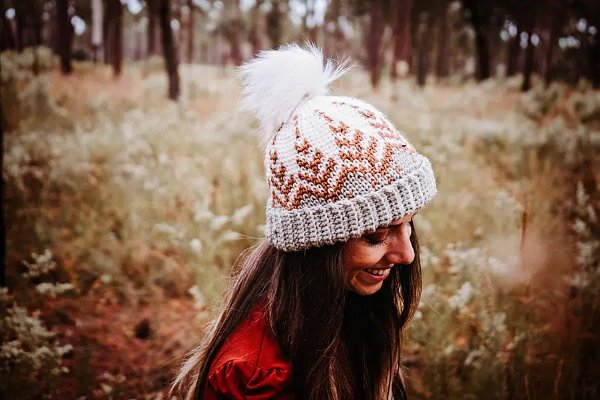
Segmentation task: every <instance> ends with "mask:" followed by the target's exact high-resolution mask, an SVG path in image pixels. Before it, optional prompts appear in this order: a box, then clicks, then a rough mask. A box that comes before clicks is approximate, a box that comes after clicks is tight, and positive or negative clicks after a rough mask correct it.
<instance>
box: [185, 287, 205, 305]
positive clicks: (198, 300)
mask: <svg viewBox="0 0 600 400" xmlns="http://www.w3.org/2000/svg"><path fill="white" fill-rule="evenodd" d="M188 293H189V294H190V295H192V297H193V298H194V308H196V309H200V308H202V307H204V306H205V305H206V300H205V298H204V294H202V292H201V291H200V288H199V287H198V285H194V286H192V287H191V288H189V289H188Z"/></svg>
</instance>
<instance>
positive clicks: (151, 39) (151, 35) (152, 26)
mask: <svg viewBox="0 0 600 400" xmlns="http://www.w3.org/2000/svg"><path fill="white" fill-rule="evenodd" d="M155 1H156V0H146V3H147V5H148V7H147V10H148V39H147V40H148V56H153V55H154V54H156V3H155Z"/></svg>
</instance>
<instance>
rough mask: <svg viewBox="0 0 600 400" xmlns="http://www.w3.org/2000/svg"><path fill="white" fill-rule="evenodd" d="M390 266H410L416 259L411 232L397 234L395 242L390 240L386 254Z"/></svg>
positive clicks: (405, 231)
mask: <svg viewBox="0 0 600 400" xmlns="http://www.w3.org/2000/svg"><path fill="white" fill-rule="evenodd" d="M385 258H386V261H387V262H388V263H390V264H410V263H411V262H413V260H414V259H415V249H413V246H412V243H411V242H410V230H407V229H402V230H401V231H400V232H396V234H395V235H394V240H390V241H389V243H388V246H387V249H386V254H385Z"/></svg>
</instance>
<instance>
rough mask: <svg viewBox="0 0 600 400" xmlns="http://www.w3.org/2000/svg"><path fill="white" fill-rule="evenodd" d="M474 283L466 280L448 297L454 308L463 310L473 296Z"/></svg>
mask: <svg viewBox="0 0 600 400" xmlns="http://www.w3.org/2000/svg"><path fill="white" fill-rule="evenodd" d="M473 292H474V290H473V285H472V284H471V282H465V283H463V285H462V286H461V287H460V289H458V291H456V293H454V294H453V295H452V296H450V298H449V299H448V304H449V305H450V307H451V308H452V309H454V310H462V309H463V308H464V307H465V306H466V305H467V304H468V303H469V301H470V300H471V298H472V297H473Z"/></svg>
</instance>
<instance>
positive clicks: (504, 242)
mask: <svg viewBox="0 0 600 400" xmlns="http://www.w3.org/2000/svg"><path fill="white" fill-rule="evenodd" d="M3 60H4V59H3ZM147 63H148V62H147ZM78 68H81V66H79V67H78ZM80 71H81V74H82V75H83V77H82V78H81V80H82V82H84V81H86V80H88V81H97V80H100V79H103V75H102V74H103V71H102V70H101V68H92V67H90V68H89V69H85V70H83V69H80ZM152 71H154V70H153V69H152V68H151V67H150V66H149V65H133V66H131V68H130V69H129V70H128V71H126V74H130V75H129V77H130V78H131V81H135V80H136V79H137V80H139V85H138V86H135V85H132V86H131V91H132V92H135V91H136V90H138V92H137V93H138V94H137V95H136V96H137V97H135V96H133V95H132V96H131V97H129V95H130V94H129V93H120V92H118V91H116V90H114V88H113V89H111V90H113V91H112V92H111V91H109V90H108V89H107V90H106V91H104V92H102V93H97V92H96V93H93V95H90V96H86V94H88V92H85V91H83V92H81V93H79V92H67V94H66V95H65V97H64V98H63V99H62V100H61V108H62V109H63V112H64V114H63V115H64V116H66V118H67V119H68V120H69V121H70V123H71V126H70V128H68V127H67V129H66V132H65V129H64V128H60V129H59V128H44V129H42V128H41V127H40V125H36V124H34V123H30V122H27V124H30V125H28V126H29V128H27V129H24V127H25V126H26V124H25V122H23V124H22V125H21V128H20V129H19V131H18V132H15V134H12V133H11V134H9V135H7V137H6V155H5V170H4V176H5V181H6V185H7V187H8V188H9V190H7V213H6V215H7V221H8V222H9V223H8V226H9V227H10V231H9V235H8V240H9V243H8V248H9V259H22V258H23V254H28V253H29V251H30V250H29V249H31V248H44V247H50V248H53V249H54V251H55V253H56V256H55V258H56V259H57V260H58V261H59V262H58V264H59V266H58V267H56V268H54V269H53V271H54V272H53V273H56V274H58V275H59V276H69V277H71V279H70V280H69V282H71V283H72V284H73V287H74V289H76V291H77V293H80V294H82V295H84V294H86V293H89V294H88V295H90V296H91V295H93V290H94V288H96V287H97V286H98V285H102V287H108V288H110V289H111V290H112V291H114V293H116V294H117V297H118V300H119V301H120V302H123V303H126V302H130V301H136V300H137V299H143V301H148V300H147V299H148V298H151V297H152V296H154V295H156V293H160V294H161V295H162V296H164V297H161V298H171V299H180V298H182V297H183V296H186V297H187V296H191V297H193V299H194V300H195V303H196V307H197V310H198V314H202V313H203V312H204V310H205V308H206V306H207V305H209V306H210V305H214V304H216V303H217V302H218V299H220V295H221V293H222V291H223V288H224V286H225V284H226V277H227V276H228V275H229V273H230V269H231V267H232V265H233V264H234V261H235V259H236V258H237V257H238V255H239V254H240V252H241V251H242V250H243V249H245V248H247V247H248V246H249V245H251V244H254V243H255V241H256V238H258V237H262V236H263V235H264V226H263V224H264V206H265V202H266V199H267V196H268V191H267V186H266V183H265V181H264V174H263V165H262V153H261V151H260V149H259V148H258V145H257V140H256V139H255V138H254V137H253V133H254V131H255V130H256V129H257V127H256V125H255V124H254V123H253V122H252V120H251V119H250V116H248V115H245V114H240V113H239V112H238V111H237V108H236V105H237V98H238V94H239V88H238V83H237V82H236V81H235V80H234V79H233V75H232V72H231V70H228V69H216V68H208V67H199V66H186V67H185V68H184V69H183V71H182V77H183V85H182V86H183V87H184V88H187V92H185V93H184V95H183V96H182V97H183V100H182V102H181V103H179V104H173V103H171V102H167V101H166V100H163V97H164V92H165V84H166V81H165V79H164V76H163V75H162V73H163V71H162V67H161V68H160V71H159V69H158V68H157V69H156V72H157V73H156V74H155V73H153V72H152ZM3 74H4V70H3ZM3 76H4V75H3ZM38 79H39V80H40V83H39V85H41V88H38V89H33V87H34V83H33V82H31V86H29V85H25V86H27V87H30V88H32V89H30V90H33V91H36V90H37V93H40V92H43V91H44V90H47V87H46V89H44V88H43V85H44V84H43V83H41V82H44V80H45V79H48V76H47V75H42V76H40V77H39V78H38ZM107 85H108V84H107ZM340 85H341V86H344V87H345V88H346V89H344V90H340V92H344V93H347V94H349V95H352V96H357V97H360V98H365V99H366V100H367V101H370V102H372V103H374V104H375V105H376V106H377V107H378V108H380V109H381V110H382V111H384V112H385V114H386V115H388V116H390V118H391V119H392V120H393V122H394V123H395V124H396V126H397V127H398V128H400V129H401V130H404V131H406V133H407V137H408V138H409V139H410V141H411V142H412V143H413V144H414V145H415V147H416V148H417V149H419V151H421V152H423V153H424V154H425V155H427V156H428V157H429V158H430V159H431V160H432V163H433V166H434V170H435V171H436V178H437V181H438V189H439V195H438V197H437V198H436V199H435V201H434V202H433V203H432V204H431V205H430V206H428V207H427V208H426V209H424V210H423V211H421V212H420V213H419V215H418V216H417V217H416V218H415V220H416V229H417V232H418V233H419V239H420V242H421V244H422V247H423V251H422V259H423V269H424V291H423V297H422V302H421V305H420V308H419V311H418V313H417V315H416V316H415V320H414V323H413V325H412V328H411V330H410V331H409V333H408V338H407V339H408V340H407V341H406V342H405V343H406V356H407V357H406V359H407V363H409V362H411V360H413V361H414V362H413V363H411V364H407V370H406V373H407V375H408V377H409V380H408V381H409V385H410V387H411V390H412V392H413V395H414V397H415V398H460V399H464V398H467V399H469V398H470V399H480V398H486V399H487V398H490V399H494V398H514V399H519V398H527V396H529V398H552V397H553V396H554V397H557V398H562V397H566V398H568V396H567V395H566V394H568V393H571V392H572V393H575V395H574V396H575V397H578V396H579V395H580V394H582V393H584V392H585V390H587V391H588V392H589V391H590V390H595V387H596V386H594V384H593V383H589V382H590V380H589V377H593V376H597V374H598V368H597V366H595V365H594V364H593V363H590V362H589V360H587V359H586V355H587V354H589V353H590V352H591V349H593V346H594V344H595V343H596V342H595V341H594V340H596V339H595V338H596V336H595V333H594V332H597V331H598V325H597V324H598V321H597V319H598V318H590V319H589V320H586V321H579V322H576V321H575V322H573V323H572V324H571V325H570V326H572V330H570V331H566V330H565V329H564V328H563V327H562V326H563V325H564V324H565V323H566V322H565V321H567V320H568V321H571V320H569V319H568V315H571V314H576V313H581V312H585V314H586V315H600V314H598V310H597V305H596V303H597V302H595V301H594V300H595V296H596V293H598V290H600V288H598V287H597V285H598V282H599V281H600V279H599V277H598V259H597V254H598V253H599V251H598V246H599V244H598V240H597V238H598V237H599V235H600V233H599V232H598V215H599V212H598V210H599V204H598V191H597V187H596V186H595V183H594V182H597V181H598V179H600V176H598V174H599V171H598V170H597V169H596V170H594V169H592V168H590V167H589V166H590V165H597V164H594V163H597V162H598V156H597V155H598V154H600V152H599V151H598V150H599V144H600V139H599V137H598V131H597V129H596V128H595V126H596V125H595V124H596V122H594V121H596V120H595V117H593V116H594V115H595V113H596V111H594V110H597V108H596V107H597V106H596V104H597V94H596V93H595V92H593V91H591V90H589V89H586V88H579V89H577V90H576V91H570V90H569V89H567V88H565V87H563V86H560V85H555V86H552V87H550V88H549V89H547V90H544V89H541V88H534V90H533V91H532V92H531V93H530V94H527V95H524V96H522V95H518V94H516V90H515V89H514V88H512V87H511V83H510V82H508V83H507V82H499V81H493V80H492V81H488V82H486V83H485V84H480V85H475V84H473V83H470V82H468V83H466V84H464V85H462V86H460V87H459V88H449V87H427V88H425V89H424V90H420V89H417V88H416V87H415V86H414V85H412V84H411V83H410V82H407V81H402V82H397V83H396V84H395V85H394V86H392V85H389V84H387V83H385V82H384V83H383V84H382V87H381V89H380V91H379V92H378V93H373V92H372V91H371V90H370V86H369V81H368V77H367V76H366V75H365V74H363V73H360V72H358V71H355V72H354V73H352V74H351V75H349V76H348V77H346V78H344V79H343V80H342V81H341V82H340ZM82 90H83V89H82ZM115 93H116V94H115ZM119 96H122V97H119ZM24 97H26V98H27V99H32V98H33V97H35V96H30V95H27V96H24ZM504 97H508V98H510V97H512V98H513V100H512V101H506V103H503V98H504ZM46 98H48V102H45V101H42V102H35V101H30V100H28V101H27V102H25V104H28V105H27V106H25V105H24V106H23V107H25V108H26V107H31V108H29V110H38V109H39V110H43V109H44V107H45V105H44V104H46V105H47V104H49V103H51V102H53V101H55V100H54V99H53V93H52V92H51V91H46ZM157 99H158V100H157ZM4 104H5V103H4V100H3V107H4ZM515 104H516V105H517V108H516V109H515ZM25 108H24V109H25ZM74 110H75V111H74ZM81 110H84V111H83V115H82V114H80V112H81ZM23 118H24V117H23ZM50 118H51V120H50V121H55V120H56V119H57V118H58V119H60V117H50ZM26 119H27V118H25V120H26ZM57 125H60V124H57ZM578 182H582V183H581V184H579V183H578ZM524 217H527V218H524ZM525 220H526V221H527V222H526V223H524V221H525ZM570 235H572V236H570ZM524 238H525V240H524ZM554 239H556V242H555V241H553V240H554ZM555 243H559V244H560V246H555ZM555 247H560V248H561V249H560V250H561V252H560V254H559V255H560V257H558V258H557V261H554V260H552V261H549V260H548V258H551V257H554V255H555V254H558V253H555V252H556V250H557V249H555ZM540 248H541V249H542V250H540ZM546 251H547V252H550V256H547V255H545V254H543V253H544V252H546ZM61 260H62V261H65V262H61ZM67 261H68V262H67ZM29 264H31V265H34V264H35V265H37V266H38V267H39V269H40V270H41V271H45V270H46V269H51V268H52V267H51V266H52V265H53V264H52V259H51V258H50V259H49V258H48V255H47V254H42V255H41V256H40V255H36V257H35V261H34V262H30V263H29ZM34 270H35V269H31V268H29V269H28V271H29V272H28V273H29V274H33V275H35V274H36V273H35V272H32V271H34ZM60 280H61V281H64V279H60ZM65 288H66V287H62V286H60V285H56V284H54V286H52V287H50V286H47V285H45V286H42V287H41V288H40V289H38V290H39V291H41V292H44V293H50V292H53V291H55V290H58V291H60V290H62V289H65ZM572 293H575V298H574V299H573V300H570V297H569V296H571V295H572ZM35 295H36V296H41V294H40V293H37V292H35ZM140 301H142V300H140ZM29 304H31V300H29ZM157 307H158V306H157ZM557 310H558V311H560V312H557ZM557 326H558V327H559V328H557ZM580 336H581V337H587V338H590V339H589V340H588V339H585V340H573V339H569V338H578V337H580ZM46 340H50V339H46ZM569 340H572V341H571V342H569ZM36 343H37V344H35V346H43V342H42V341H41V339H40V340H39V341H38V342H36ZM565 343H566V345H565ZM82 354H83V356H82V357H80V358H78V359H77V362H76V364H75V366H76V367H77V371H76V372H75V375H76V377H77V380H78V382H79V385H80V386H81V387H80V388H78V390H77V391H78V393H85V390H86V389H87V390H89V391H92V388H89V387H88V388H86V385H88V386H89V385H92V383H91V382H94V380H92V379H91V378H90V377H91V375H92V374H93V372H94V371H91V368H92V366H91V365H92V363H91V358H92V355H91V354H88V356H87V357H86V355H85V354H86V353H85V349H84V350H83V351H82ZM57 357H58V356H57ZM55 359H56V357H55ZM561 360H562V361H561ZM561 368H562V369H561ZM559 371H560V372H559ZM586 379H587V381H586ZM100 381H101V382H102V384H101V386H100V388H95V389H96V390H100V391H101V393H102V394H103V395H105V396H114V397H117V393H121V391H122V390H125V386H126V384H127V379H124V378H123V377H122V376H120V375H115V374H112V375H106V376H105V377H104V378H102V379H100ZM86 382H87V383H86ZM582 382H588V383H585V384H584V383H582ZM585 385H587V386H585ZM569 390H570V391H571V392H569ZM563 394H565V396H563ZM119 395H120V394H119Z"/></svg>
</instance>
